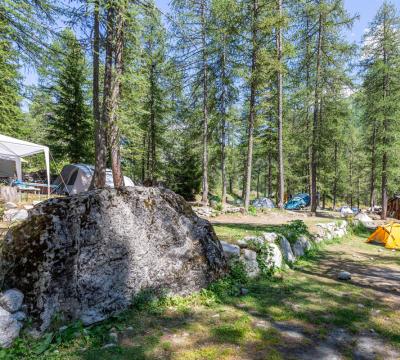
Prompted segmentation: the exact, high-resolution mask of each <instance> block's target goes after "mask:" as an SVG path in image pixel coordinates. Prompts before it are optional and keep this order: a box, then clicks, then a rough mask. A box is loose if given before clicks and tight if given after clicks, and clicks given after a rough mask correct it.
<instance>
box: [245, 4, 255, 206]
mask: <svg viewBox="0 0 400 360" xmlns="http://www.w3.org/2000/svg"><path fill="white" fill-rule="evenodd" d="M257 18H258V0H253V19H252V21H253V24H252V54H251V80H250V101H249V124H248V129H247V160H246V169H245V192H244V208H245V209H246V210H248V208H249V205H250V190H251V172H252V163H253V142H254V122H255V103H256V66H257V51H258V44H257V42H258V39H257Z"/></svg>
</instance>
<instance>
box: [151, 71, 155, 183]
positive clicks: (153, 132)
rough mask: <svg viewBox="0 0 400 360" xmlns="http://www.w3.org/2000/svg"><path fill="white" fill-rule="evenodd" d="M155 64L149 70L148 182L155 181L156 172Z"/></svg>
mask: <svg viewBox="0 0 400 360" xmlns="http://www.w3.org/2000/svg"><path fill="white" fill-rule="evenodd" d="M154 77H155V64H151V69H150V129H149V130H150V134H149V140H150V146H149V155H150V156H149V158H150V164H149V170H150V171H149V176H150V180H151V181H154V180H155V170H156V122H155V109H154V107H155V104H154V91H155V84H154V82H155V79H154Z"/></svg>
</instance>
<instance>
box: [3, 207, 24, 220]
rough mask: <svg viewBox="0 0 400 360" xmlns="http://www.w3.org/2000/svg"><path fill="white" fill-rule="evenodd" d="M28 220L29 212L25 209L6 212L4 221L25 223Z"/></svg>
mask: <svg viewBox="0 0 400 360" xmlns="http://www.w3.org/2000/svg"><path fill="white" fill-rule="evenodd" d="M27 218H28V211H26V210H25V209H20V210H19V209H10V210H6V211H4V215H3V220H4V221H23V220H26V219H27Z"/></svg>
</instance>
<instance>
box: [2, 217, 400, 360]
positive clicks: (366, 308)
mask: <svg viewBox="0 0 400 360" xmlns="http://www.w3.org/2000/svg"><path fill="white" fill-rule="evenodd" d="M215 229H216V232H217V234H218V236H219V237H220V238H222V239H224V240H230V241H235V240H237V239H239V238H241V237H243V236H245V235H254V234H255V235H259V234H260V233H262V232H264V231H278V232H279V230H280V229H282V227H277V226H249V225H236V224H235V225H217V226H215ZM362 231H363V230H362V229H358V230H357V231H356V232H355V234H354V235H352V236H350V237H348V238H346V239H344V240H342V241H338V240H334V241H331V242H330V243H328V244H325V245H321V246H320V247H319V248H318V249H316V250H315V251H314V252H312V253H310V254H309V256H308V257H307V258H305V259H303V260H301V261H299V262H298V263H297V264H296V266H295V269H294V270H287V271H285V272H281V273H278V274H276V275H274V276H270V277H264V278H259V279H255V280H251V281H249V282H248V283H246V284H245V285H244V286H245V287H246V288H247V289H248V290H249V293H248V294H247V295H245V296H239V295H237V292H236V291H231V290H232V288H233V287H235V286H240V284H237V282H238V281H239V282H240V283H241V284H242V286H243V282H244V280H243V279H241V278H240V274H236V275H235V277H234V279H227V280H224V281H221V282H219V283H218V284H215V285H214V286H213V287H211V288H210V289H209V290H205V291H202V292H201V293H199V294H193V295H191V296H189V297H185V298H181V297H175V298H165V299H161V300H160V299H156V298H154V297H152V296H151V294H146V293H145V294H142V296H140V297H138V298H137V299H136V301H135V302H134V304H133V305H132V307H131V308H130V309H129V310H127V311H125V312H124V313H122V314H120V315H119V316H117V317H114V318H111V319H109V320H107V321H105V322H103V323H101V324H99V325H96V326H92V327H90V328H86V329H85V328H83V327H82V326H81V325H80V324H79V323H75V324H72V325H71V326H70V327H69V328H67V329H65V330H63V331H59V330H58V329H54V331H53V332H52V333H50V334H47V337H44V338H43V339H41V340H34V339H32V338H30V337H29V336H28V335H27V334H24V335H23V336H22V337H21V338H20V339H18V340H17V342H16V343H15V345H14V346H13V347H12V348H11V349H9V350H0V359H46V360H47V359H63V360H69V359H82V360H89V359H93V360H100V359H113V360H114V359H116V360H118V359H135V360H140V359H171V360H183V359H185V360H186V359H189V360H192V359H196V360H197V359H199V360H200V359H201V360H203V359H210V360H214V359H215V360H217V359H218V360H220V359H222V360H230V359H240V358H260V359H284V358H287V355H288V354H287V353H286V351H288V350H286V348H287V347H288V346H289V345H291V344H290V340H288V339H287V338H285V336H283V335H282V331H281V329H280V328H279V326H282V324H284V325H285V326H289V328H290V329H291V330H293V331H294V330H296V329H300V330H299V331H301V333H302V334H304V336H305V338H304V339H303V340H301V342H300V345H299V344H297V345H296V346H302V347H304V349H307V348H308V347H310V344H311V343H312V342H313V341H323V340H324V339H325V338H326V337H327V336H328V335H329V333H330V331H331V330H332V329H336V328H342V329H345V330H347V331H348V332H349V333H350V334H356V333H358V332H360V331H369V330H370V329H374V331H375V332H376V333H378V334H379V335H381V336H382V338H384V339H386V341H388V342H390V343H391V344H392V345H395V346H397V347H399V348H400V314H399V312H398V311H393V308H392V307H391V306H392V305H391V304H390V303H387V302H385V301H383V300H381V299H380V298H379V297H377V295H376V293H374V291H373V290H372V289H369V288H365V287H360V286H357V284H352V283H348V282H338V281H336V280H333V279H331V278H328V277H326V276H325V275H324V273H323V272H322V270H321V268H320V262H321V261H324V260H326V259H327V258H328V257H329V256H331V253H332V252H334V253H335V254H337V256H339V257H342V256H350V258H351V253H350V250H348V249H352V250H351V251H354V250H355V249H356V250H357V252H359V253H365V254H369V255H371V256H376V255H377V254H382V256H381V260H376V262H375V264H379V265H381V266H392V267H393V268H394V269H398V265H399V264H398V254H397V253H392V252H391V251H386V250H385V251H384V252H383V253H382V252H379V251H378V248H376V247H374V246H373V245H370V244H366V243H364V241H363V239H364V238H363V237H361V236H364V235H365V234H364V233H363V232H362ZM360 235H361V236H360ZM335 256H336V255H335ZM365 261H366V264H369V263H368V261H369V260H365ZM235 279H236V280H235ZM235 281H236V283H235ZM296 331H297V330H296ZM110 332H116V333H117V334H118V341H117V342H116V343H115V344H114V345H113V346H112V347H109V348H104V346H105V345H107V344H110V336H109V334H110ZM289 347H290V346H289ZM343 351H344V352H345V353H346V352H350V353H351V348H349V349H343Z"/></svg>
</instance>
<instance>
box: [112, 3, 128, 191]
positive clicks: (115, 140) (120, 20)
mask: <svg viewBox="0 0 400 360" xmlns="http://www.w3.org/2000/svg"><path fill="white" fill-rule="evenodd" d="M114 16H115V33H114V34H115V40H114V41H113V43H114V44H113V45H114V46H113V47H114V49H113V50H114V51H113V53H114V66H115V71H114V73H113V74H112V86H111V99H110V106H111V107H110V109H109V111H110V152H111V169H112V173H113V180H114V187H115V188H120V187H122V186H124V177H123V175H122V169H121V148H120V134H119V127H118V106H119V99H120V97H121V80H122V74H123V49H124V23H125V20H124V18H125V4H118V5H116V6H115V9H114Z"/></svg>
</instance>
